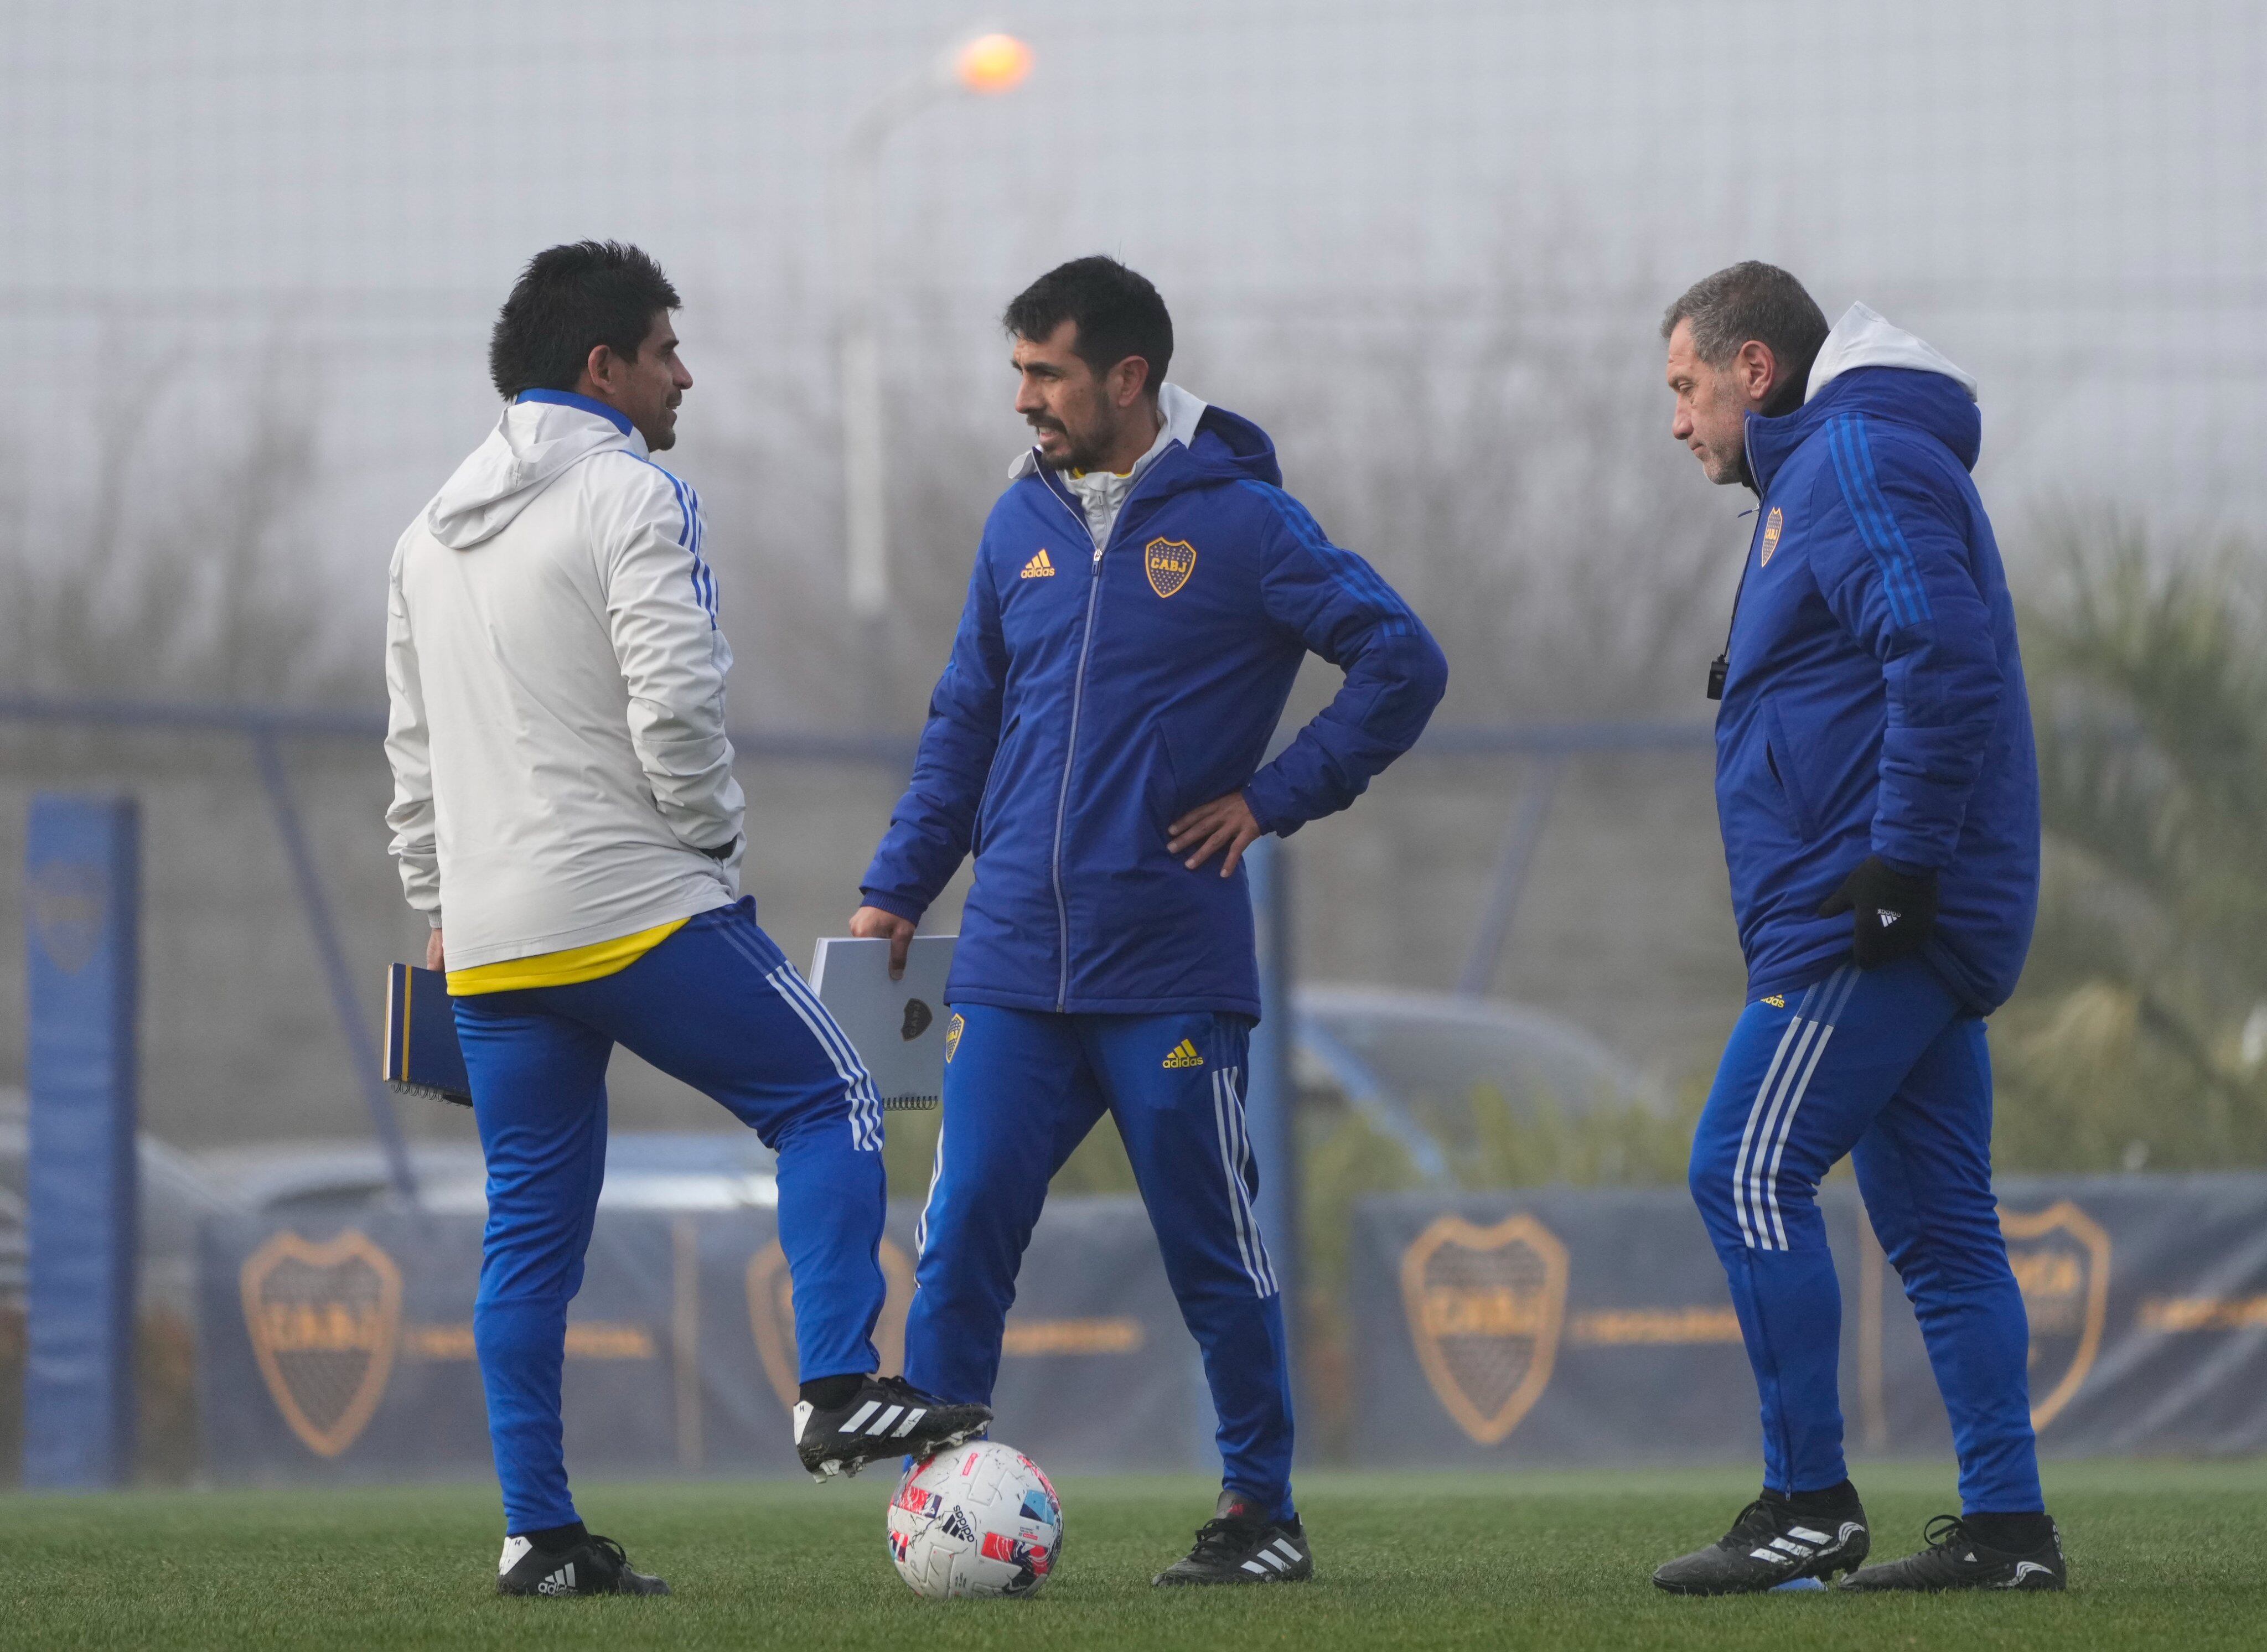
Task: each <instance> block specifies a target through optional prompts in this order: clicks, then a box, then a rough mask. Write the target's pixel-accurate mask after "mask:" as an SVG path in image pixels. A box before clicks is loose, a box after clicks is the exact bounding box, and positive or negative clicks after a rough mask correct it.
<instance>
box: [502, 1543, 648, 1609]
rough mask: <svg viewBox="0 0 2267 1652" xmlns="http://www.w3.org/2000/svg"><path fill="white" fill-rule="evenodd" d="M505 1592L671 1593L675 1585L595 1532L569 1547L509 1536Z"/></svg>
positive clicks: (505, 1553)
mask: <svg viewBox="0 0 2267 1652" xmlns="http://www.w3.org/2000/svg"><path fill="white" fill-rule="evenodd" d="M496 1593H497V1594H499V1595H552V1596H568V1595H666V1594H667V1593H669V1585H668V1584H666V1583H664V1582H662V1581H661V1580H660V1579H659V1578H657V1577H648V1576H647V1575H645V1574H644V1573H643V1572H638V1571H633V1570H632V1569H631V1568H630V1562H629V1557H628V1556H627V1555H626V1554H624V1553H622V1546H621V1545H620V1544H619V1543H617V1542H615V1541H614V1540H613V1538H600V1537H593V1536H591V1535H590V1534H589V1533H587V1532H586V1533H584V1534H583V1536H581V1537H579V1538H575V1539H573V1540H572V1541H570V1542H569V1543H568V1544H567V1545H566V1546H564V1547H561V1548H556V1549H539V1548H538V1547H536V1546H535V1545H534V1544H533V1543H532V1542H530V1541H529V1540H528V1539H527V1538H505V1539H504V1540H503V1559H502V1560H498V1561H497V1562H496Z"/></svg>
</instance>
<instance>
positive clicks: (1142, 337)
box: [1000, 254, 1173, 396]
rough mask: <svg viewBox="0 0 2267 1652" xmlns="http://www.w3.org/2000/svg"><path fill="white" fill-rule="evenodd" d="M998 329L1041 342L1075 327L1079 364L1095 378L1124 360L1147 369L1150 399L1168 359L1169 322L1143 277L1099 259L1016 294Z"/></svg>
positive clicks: (1055, 272) (1063, 269)
mask: <svg viewBox="0 0 2267 1652" xmlns="http://www.w3.org/2000/svg"><path fill="white" fill-rule="evenodd" d="M1000 320H1001V325H1002V326H1004V327H1006V328H1007V329H1008V331H1009V332H1010V333H1012V334H1015V335H1016V337H1017V338H1023V339H1031V340H1033V341H1037V340H1039V339H1044V338H1045V337H1046V336H1047V335H1048V334H1051V333H1053V331H1054V330H1055V329H1056V328H1057V327H1060V326H1061V325H1062V324H1063V323H1064V322H1066V321H1075V322H1077V323H1078V344H1077V351H1078V358H1079V360H1081V361H1082V362H1084V363H1086V364H1087V365H1088V366H1089V367H1091V368H1092V369H1094V371H1095V373H1096V375H1097V377H1099V376H1100V375H1102V374H1104V373H1106V372H1108V371H1110V370H1111V368H1113V367H1115V366H1117V365H1118V363H1120V362H1122V361H1124V360H1125V359H1126V357H1127V356H1140V357H1141V359H1142V360H1143V361H1145V362H1147V363H1149V382H1148V385H1147V386H1146V387H1147V389H1148V393H1149V394H1151V395H1153V396H1154V395H1156V393H1157V387H1158V386H1159V385H1163V383H1164V382H1165V369H1166V367H1167V366H1168V365H1169V364H1170V363H1171V361H1172V359H1173V318H1172V317H1171V316H1170V315H1167V314H1166V313H1165V301H1164V300H1163V298H1160V297H1158V296H1157V290H1156V288H1155V287H1153V286H1151V285H1150V284H1149V283H1148V278H1147V277H1145V276H1142V275H1137V274H1135V273H1134V272H1133V270H1130V269H1128V268H1126V266H1125V265H1123V264H1121V263H1119V261H1117V260H1116V259H1114V258H1104V257H1102V256H1100V255H1099V254H1097V255H1096V256H1095V257H1092V258H1074V259H1072V260H1071V261H1070V262H1069V263H1067V264H1058V265H1056V266H1055V267H1054V268H1053V269H1051V270H1049V271H1047V273H1046V274H1045V275H1042V276H1040V277H1039V278H1038V280H1037V281H1035V282H1033V283H1031V285H1030V286H1028V287H1026V288H1024V289H1023V291H1021V292H1019V293H1017V294H1016V297H1015V301H1014V302H1013V303H1011V304H1010V305H1009V306H1008V310H1007V313H1006V314H1004V315H1002V316H1001V318H1000Z"/></svg>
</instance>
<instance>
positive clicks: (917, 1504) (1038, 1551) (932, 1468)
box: [889, 1440, 1063, 1600]
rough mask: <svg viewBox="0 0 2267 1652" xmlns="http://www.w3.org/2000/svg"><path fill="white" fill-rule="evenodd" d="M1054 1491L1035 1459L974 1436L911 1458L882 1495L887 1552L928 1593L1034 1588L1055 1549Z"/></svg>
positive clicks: (1058, 1545)
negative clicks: (886, 1496) (891, 1493)
mask: <svg viewBox="0 0 2267 1652" xmlns="http://www.w3.org/2000/svg"><path fill="white" fill-rule="evenodd" d="M1062 1530H1063V1525H1062V1500H1061V1499H1060V1498H1059V1497H1057V1496H1056V1495H1055V1488H1054V1487H1053V1484H1052V1483H1050V1482H1049V1480H1048V1479H1047V1477H1046V1475H1045V1473H1044V1472H1042V1471H1041V1470H1040V1468H1039V1465H1038V1464H1037V1463H1034V1462H1032V1461H1031V1458H1029V1457H1025V1456H1024V1455H1023V1453H1022V1452H1021V1451H1018V1450H1016V1448H1015V1447H1013V1446H1011V1445H1001V1444H1000V1443H998V1442H997V1441H994V1440H978V1441H976V1442H974V1443H972V1444H969V1445H962V1446H956V1447H954V1448H953V1449H952V1450H950V1451H941V1452H939V1453H938V1454H937V1455H936V1456H935V1457H928V1458H927V1459H925V1460H923V1461H921V1462H919V1463H916V1464H914V1465H913V1466H912V1467H911V1468H909V1469H907V1470H906V1472H905V1478H903V1479H900V1480H899V1482H898V1494H897V1495H896V1496H895V1497H893V1498H891V1500H890V1525H889V1536H890V1558H891V1560H895V1561H896V1562H897V1563H898V1575H899V1576H900V1577H902V1578H904V1579H905V1580H906V1586H907V1587H908V1588H910V1589H911V1590H913V1593H914V1594H916V1595H920V1596H921V1597H924V1598H926V1599H928V1600H951V1599H954V1598H956V1597H970V1596H991V1595H1036V1594H1038V1592H1039V1590H1041V1589H1042V1588H1043V1587H1044V1586H1045V1583H1046V1581H1047V1579H1048V1578H1049V1577H1051V1576H1052V1575H1053V1574H1054V1569H1055V1567H1056V1564H1057V1563H1058V1562H1059V1561H1060V1560H1061V1559H1062Z"/></svg>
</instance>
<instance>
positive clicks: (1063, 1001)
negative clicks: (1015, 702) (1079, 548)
mask: <svg viewBox="0 0 2267 1652" xmlns="http://www.w3.org/2000/svg"><path fill="white" fill-rule="evenodd" d="M1171 451H1172V450H1171V449H1170V448H1168V449H1167V450H1166V452H1165V453H1162V454H1160V455H1158V458H1159V459H1160V460H1162V459H1164V458H1165V457H1166V455H1167V454H1170V452H1171ZM1156 474H1157V466H1156V465H1155V464H1153V465H1151V466H1149V471H1148V474H1147V475H1145V476H1143V477H1142V478H1141V481H1138V482H1136V483H1135V484H1134V485H1133V487H1132V488H1129V489H1127V490H1126V497H1125V499H1124V500H1123V501H1121V502H1120V503H1119V507H1118V518H1117V520H1115V521H1114V522H1112V523H1111V525H1110V538H1111V540H1113V541H1114V540H1116V539H1117V538H1118V534H1119V530H1120V529H1122V528H1124V527H1125V525H1126V521H1127V519H1128V518H1131V517H1132V515H1133V502H1134V500H1136V499H1137V498H1139V497H1141V489H1142V488H1145V487H1147V486H1148V484H1149V483H1150V482H1151V481H1154V480H1156ZM1039 485H1040V486H1041V487H1043V488H1045V489H1046V490H1047V492H1048V493H1049V494H1050V495H1052V496H1053V498H1054V502H1055V503H1057V504H1059V505H1060V506H1061V507H1062V508H1063V509H1064V510H1067V511H1068V512H1069V513H1070V515H1071V516H1072V518H1075V520H1076V521H1077V523H1078V525H1079V527H1080V529H1081V530H1082V532H1084V533H1085V534H1086V541H1087V543H1088V544H1089V545H1091V546H1093V547H1094V562H1093V564H1092V569H1093V571H1092V572H1091V574H1090V575H1089V577H1088V584H1087V588H1086V631H1085V634H1084V635H1082V636H1081V637H1080V638H1079V640H1078V671H1077V672H1076V674H1075V676H1073V677H1072V679H1071V686H1070V738H1069V739H1068V740H1067V741H1066V742H1065V744H1064V746H1063V772H1062V789H1061V790H1060V792H1058V793H1057V794H1056V797H1055V845H1054V854H1053V857H1052V863H1051V865H1050V868H1049V870H1051V871H1052V873H1053V878H1054V885H1055V927H1056V929H1057V930H1058V931H1059V932H1060V935H1061V936H1062V968H1061V971H1060V973H1059V974H1058V975H1057V976H1056V979H1055V1011H1056V1013H1057V1014H1059V1015H1060V1014H1062V1013H1064V1012H1065V1011H1067V1010H1068V1009H1069V1007H1070V901H1069V899H1068V898H1067V896H1066V895H1065V894H1064V892H1063V879H1062V853H1063V831H1064V827H1065V826H1066V824H1067V822H1068V820H1069V818H1070V771H1071V765H1072V764H1074V763H1075V762H1076V761H1077V760H1078V718H1079V712H1080V710H1081V709H1082V708H1083V707H1084V706H1085V704H1086V661H1087V657H1088V655H1089V654H1090V653H1091V652H1092V651H1093V649H1094V615H1095V610H1096V607H1097V605H1098V604H1099V603H1100V601H1101V599H1102V552H1103V541H1102V540H1097V539H1096V538H1095V537H1094V525H1093V524H1092V523H1090V522H1089V521H1088V520H1087V519H1086V512H1085V510H1082V509H1081V508H1080V507H1079V506H1078V505H1077V503H1075V501H1074V500H1072V499H1070V498H1069V497H1067V496H1066V495H1065V494H1064V492H1063V491H1062V489H1061V488H1058V487H1057V486H1056V485H1055V482H1054V478H1053V474H1052V473H1049V472H1047V471H1045V470H1042V471H1041V473H1040V477H1039Z"/></svg>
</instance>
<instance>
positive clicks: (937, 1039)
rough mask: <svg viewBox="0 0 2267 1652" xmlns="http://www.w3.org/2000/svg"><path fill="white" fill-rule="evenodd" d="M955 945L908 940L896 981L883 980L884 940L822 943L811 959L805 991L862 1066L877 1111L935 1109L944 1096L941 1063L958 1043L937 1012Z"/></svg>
mask: <svg viewBox="0 0 2267 1652" xmlns="http://www.w3.org/2000/svg"><path fill="white" fill-rule="evenodd" d="M958 938H959V937H958V936H950V935H922V936H914V937H913V948H912V950H911V951H909V952H907V953H906V973H905V978H904V979H903V980H891V979H890V943H888V942H887V941H852V940H845V939H839V938H833V937H828V938H822V939H821V940H820V942H819V943H818V952H817V953H816V954H815V955H814V956H813V957H812V958H811V991H813V992H815V993H817V994H818V1002H821V1003H823V1004H825V1006H826V1009H827V1013H829V1014H830V1015H832V1016H833V1017H834V1020H835V1024H837V1025H838V1026H840V1028H841V1029H842V1031H843V1032H844V1033H845V1034H846V1035H847V1037H848V1038H849V1040H850V1044H851V1047H852V1048H854V1049H855V1050H856V1051H857V1052H858V1059H859V1060H860V1061H863V1062H864V1063H865V1064H866V1071H867V1072H868V1073H869V1074H870V1075H872V1076H873V1080H874V1087H875V1089H877V1090H880V1091H881V1093H882V1105H883V1106H884V1107H891V1108H914V1107H934V1106H935V1105H937V1103H938V1101H939V1100H940V1099H941V1098H942V1097H943V1093H944V1061H945V1057H946V1056H947V1055H948V1054H950V1052H951V1049H952V1046H954V1045H956V1044H957V1043H958V1042H959V1037H960V1034H959V1028H958V1019H959V1018H958V1017H956V1016H955V1015H954V1014H953V1013H952V1011H951V1010H948V1009H946V1008H945V1005H944V978H945V976H946V975H947V974H949V973H950V972H951V969H952V943H954V942H955V941H956V940H957V939H958Z"/></svg>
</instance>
